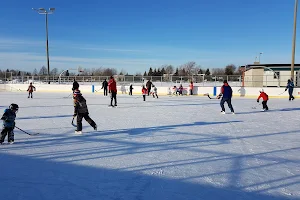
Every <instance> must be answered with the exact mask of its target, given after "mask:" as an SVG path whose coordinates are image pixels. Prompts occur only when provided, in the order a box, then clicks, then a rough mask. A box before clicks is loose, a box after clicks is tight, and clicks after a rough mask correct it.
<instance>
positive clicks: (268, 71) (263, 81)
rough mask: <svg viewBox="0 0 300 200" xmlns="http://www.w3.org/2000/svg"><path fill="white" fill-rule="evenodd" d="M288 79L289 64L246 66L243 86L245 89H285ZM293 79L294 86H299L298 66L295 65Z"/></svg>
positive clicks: (299, 68)
mask: <svg viewBox="0 0 300 200" xmlns="http://www.w3.org/2000/svg"><path fill="white" fill-rule="evenodd" d="M290 78H291V65H290V64H256V65H247V66H246V71H245V76H244V85H245V87H285V86H286V84H287V81H288V79H290ZM293 79H294V83H295V86H300V64H295V68H294V77H293Z"/></svg>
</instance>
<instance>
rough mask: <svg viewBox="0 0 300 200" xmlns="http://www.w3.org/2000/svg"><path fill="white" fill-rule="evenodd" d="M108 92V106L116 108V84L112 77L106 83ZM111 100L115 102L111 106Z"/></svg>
mask: <svg viewBox="0 0 300 200" xmlns="http://www.w3.org/2000/svg"><path fill="white" fill-rule="evenodd" d="M108 90H109V93H110V105H109V106H112V107H114V106H117V83H116V81H115V79H114V77H113V76H111V77H110V80H109V82H108ZM113 100H115V104H114V105H113V104H112V103H113Z"/></svg>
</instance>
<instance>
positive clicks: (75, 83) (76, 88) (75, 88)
mask: <svg viewBox="0 0 300 200" xmlns="http://www.w3.org/2000/svg"><path fill="white" fill-rule="evenodd" d="M78 89H79V84H78V82H77V81H76V80H75V78H74V82H73V87H72V91H73V93H74V91H75V90H78Z"/></svg>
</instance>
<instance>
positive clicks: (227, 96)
mask: <svg viewBox="0 0 300 200" xmlns="http://www.w3.org/2000/svg"><path fill="white" fill-rule="evenodd" d="M223 83H224V85H223V86H222V87H221V93H220V94H219V96H218V99H219V98H221V96H222V99H221V102H220V106H221V108H222V111H221V113H222V114H225V107H224V103H225V102H227V104H228V107H229V108H230V110H231V113H232V114H234V110H233V107H232V104H231V98H232V89H231V87H230V86H229V85H228V83H227V80H224V81H223Z"/></svg>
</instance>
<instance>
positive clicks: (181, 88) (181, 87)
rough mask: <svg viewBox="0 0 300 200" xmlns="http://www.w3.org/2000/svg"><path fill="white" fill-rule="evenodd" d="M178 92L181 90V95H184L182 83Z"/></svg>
mask: <svg viewBox="0 0 300 200" xmlns="http://www.w3.org/2000/svg"><path fill="white" fill-rule="evenodd" d="M178 92H179V95H181V96H183V86H182V84H180V86H179V88H178Z"/></svg>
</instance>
